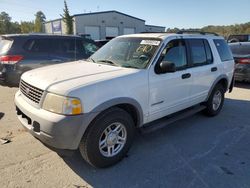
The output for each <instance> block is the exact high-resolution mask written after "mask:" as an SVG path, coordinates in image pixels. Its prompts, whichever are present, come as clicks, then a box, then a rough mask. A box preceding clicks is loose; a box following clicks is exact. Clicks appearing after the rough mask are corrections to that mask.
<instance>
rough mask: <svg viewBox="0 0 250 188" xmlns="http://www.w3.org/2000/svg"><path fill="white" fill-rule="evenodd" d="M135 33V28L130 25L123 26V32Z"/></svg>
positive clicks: (125, 33)
mask: <svg viewBox="0 0 250 188" xmlns="http://www.w3.org/2000/svg"><path fill="white" fill-rule="evenodd" d="M134 33H135V28H132V27H125V28H124V31H123V34H124V35H128V34H134Z"/></svg>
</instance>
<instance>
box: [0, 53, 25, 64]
mask: <svg viewBox="0 0 250 188" xmlns="http://www.w3.org/2000/svg"><path fill="white" fill-rule="evenodd" d="M22 59H23V56H21V55H5V56H0V62H1V63H2V64H11V65H13V64H16V63H18V62H19V61H21V60H22Z"/></svg>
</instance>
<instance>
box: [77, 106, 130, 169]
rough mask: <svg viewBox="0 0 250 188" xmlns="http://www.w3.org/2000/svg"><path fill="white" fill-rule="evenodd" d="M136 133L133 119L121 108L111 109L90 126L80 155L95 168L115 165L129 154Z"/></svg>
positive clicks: (81, 144)
mask: <svg viewBox="0 0 250 188" xmlns="http://www.w3.org/2000/svg"><path fill="white" fill-rule="evenodd" d="M116 129H117V131H116ZM134 133H135V125H134V121H133V119H132V117H131V116H130V115H129V114H128V113H127V112H126V111H124V110H122V109H120V108H110V109H108V110H106V111H104V112H103V113H101V114H100V115H99V116H98V117H97V118H96V119H95V120H94V121H93V122H92V123H91V124H90V126H89V128H88V130H87V131H86V132H85V134H84V135H83V138H82V140H81V142H80V144H79V150H80V153H81V155H82V157H83V158H84V159H85V160H86V161H87V162H88V163H89V164H91V165H92V166H94V167H98V168H103V167H108V166H111V165H114V164H116V163H117V162H118V161H120V160H121V159H123V158H124V156H125V155H126V154H127V152H128V150H129V148H130V146H131V144H132V141H133V138H134Z"/></svg>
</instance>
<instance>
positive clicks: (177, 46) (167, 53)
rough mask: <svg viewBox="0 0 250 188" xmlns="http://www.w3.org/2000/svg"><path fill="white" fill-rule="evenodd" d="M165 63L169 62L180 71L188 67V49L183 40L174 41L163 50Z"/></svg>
mask: <svg viewBox="0 0 250 188" xmlns="http://www.w3.org/2000/svg"><path fill="white" fill-rule="evenodd" d="M162 54H163V55H164V58H163V61H169V62H172V63H174V64H175V66H176V68H177V69H178V68H179V69H180V68H182V67H185V66H186V65H187V56H186V47H185V43H184V41H183V40H172V41H170V42H169V43H168V44H167V46H166V48H165V49H164V50H163V52H162Z"/></svg>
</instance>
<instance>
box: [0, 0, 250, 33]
mask: <svg viewBox="0 0 250 188" xmlns="http://www.w3.org/2000/svg"><path fill="white" fill-rule="evenodd" d="M67 4H68V7H69V11H70V14H72V15H73V14H81V13H89V12H98V11H109V10H116V11H119V12H123V13H125V14H129V15H131V16H134V17H137V18H140V19H143V20H146V24H149V25H159V26H164V27H166V28H174V27H178V28H185V29H188V28H201V27H204V26H207V25H231V24H240V23H246V22H250V11H249V7H250V0H237V1H236V0H206V1H204V0H186V1H185V0H182V1H180V0H122V1H121V0H120V1H119V0H67ZM63 8H64V4H63V0H40V1H38V0H0V12H2V11H5V12H7V13H8V14H9V16H10V17H11V18H12V21H18V22H19V21H31V20H34V19H35V17H34V14H35V13H36V12H37V11H39V10H41V11H42V12H43V13H44V14H45V16H46V18H47V21H49V20H53V19H57V18H60V14H62V12H63Z"/></svg>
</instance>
